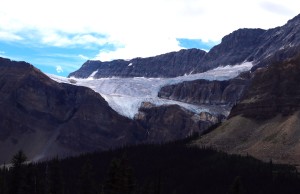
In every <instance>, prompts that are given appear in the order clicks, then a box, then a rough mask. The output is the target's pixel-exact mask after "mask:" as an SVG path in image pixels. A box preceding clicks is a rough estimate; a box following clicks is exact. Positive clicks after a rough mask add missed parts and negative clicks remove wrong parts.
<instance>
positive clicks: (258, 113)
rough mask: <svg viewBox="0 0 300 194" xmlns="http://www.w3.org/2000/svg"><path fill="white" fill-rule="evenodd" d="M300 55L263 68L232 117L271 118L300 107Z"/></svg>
mask: <svg viewBox="0 0 300 194" xmlns="http://www.w3.org/2000/svg"><path fill="white" fill-rule="evenodd" d="M299 73H300V55H298V57H295V58H293V59H287V60H286V61H285V62H282V61H281V60H280V61H278V60H277V59H276V58H274V59H273V62H272V64H271V65H269V66H268V67H263V68H259V69H257V70H256V72H255V73H254V75H253V79H252V80H251V84H250V86H249V88H248V90H247V91H246V92H245V94H244V96H243V98H242V99H241V102H240V103H238V104H237V105H236V106H234V107H233V109H232V111H231V113H230V117H234V116H236V115H243V116H245V117H249V118H254V119H269V118H272V117H274V116H276V115H277V114H283V115H290V114H293V113H294V112H295V111H297V110H299V108H300V87H299V83H300V77H299Z"/></svg>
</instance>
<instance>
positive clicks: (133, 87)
mask: <svg viewBox="0 0 300 194" xmlns="http://www.w3.org/2000/svg"><path fill="white" fill-rule="evenodd" d="M252 67H253V64H252V62H244V63H242V64H239V65H227V66H223V67H218V68H215V69H212V70H209V71H206V72H204V73H197V74H189V75H184V76H179V77H174V78H145V77H133V78H120V77H112V78H99V79H94V78H93V76H94V75H95V74H96V73H95V72H93V73H92V74H91V75H90V76H89V77H88V78H87V79H80V78H75V77H71V78H66V77H60V76H57V75H51V74H48V76H49V77H50V78H51V79H53V80H55V81H57V82H64V83H71V84H74V85H78V86H86V87H89V88H91V89H93V90H94V91H95V92H98V93H99V94H100V95H101V96H102V97H103V98H104V99H105V100H106V101H107V102H108V104H109V105H110V107H111V108H112V109H114V110H115V111H117V112H118V113H119V114H121V115H123V116H126V117H128V118H131V119H133V118H134V116H135V114H136V113H138V109H139V107H140V106H141V104H142V102H150V103H153V104H154V105H157V106H159V105H164V104H177V105H179V106H181V107H183V108H185V109H188V110H190V111H192V112H194V113H200V112H209V113H212V114H223V115H225V116H227V115H228V114H229V111H230V110H229V108H228V107H227V106H220V105H201V106H198V105H192V104H187V103H182V102H178V101H174V100H167V99H161V98H159V97H157V94H158V91H159V90H160V88H161V87H163V86H165V85H171V84H177V83H181V82H184V81H193V80H198V79H205V80H210V81H212V80H219V81H223V80H229V79H232V78H234V77H236V76H238V75H239V74H240V73H242V72H245V71H249V70H250V69H251V68H252Z"/></svg>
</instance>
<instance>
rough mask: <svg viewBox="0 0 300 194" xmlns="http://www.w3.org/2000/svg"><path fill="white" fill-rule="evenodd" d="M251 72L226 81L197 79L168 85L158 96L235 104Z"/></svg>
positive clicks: (186, 101) (193, 102) (197, 102)
mask: <svg viewBox="0 0 300 194" xmlns="http://www.w3.org/2000/svg"><path fill="white" fill-rule="evenodd" d="M249 78H250V74H249V72H247V73H244V74H243V75H241V76H239V77H238V78H235V79H232V80H226V81H208V80H195V81H188V82H182V83H179V84H175V85H167V86H164V87H162V88H161V89H160V91H159V92H158V96H159V97H160V98H166V99H171V100H177V101H181V102H185V103H190V104H197V105H203V104H206V105H229V106H233V105H234V104H236V103H237V102H238V100H239V99H240V97H241V96H242V94H243V92H244V90H245V88H246V86H247V83H248V80H249Z"/></svg>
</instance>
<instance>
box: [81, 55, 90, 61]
mask: <svg viewBox="0 0 300 194" xmlns="http://www.w3.org/2000/svg"><path fill="white" fill-rule="evenodd" d="M78 57H79V58H80V59H83V60H88V59H89V58H88V57H87V56H84V55H81V54H80V55H78Z"/></svg>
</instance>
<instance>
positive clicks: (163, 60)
mask: <svg viewBox="0 0 300 194" xmlns="http://www.w3.org/2000/svg"><path fill="white" fill-rule="evenodd" d="M299 48H300V15H298V16H296V17H295V18H293V19H292V20H290V21H288V22H287V24H285V25H284V26H282V27H277V28H273V29H269V30H263V29H239V30H236V31H234V32H232V33H230V34H229V35H226V36H225V37H224V38H223V39H222V41H221V43H220V44H219V45H216V46H215V47H213V48H212V49H211V50H210V51H209V52H208V53H206V52H205V51H202V50H199V49H188V50H181V51H178V52H171V53H167V54H163V55H158V56H155V57H148V58H135V59H132V60H129V61H125V60H114V61H109V62H101V61H87V62H86V63H84V64H83V66H82V67H81V68H80V69H79V70H77V71H75V72H73V73H71V74H70V75H69V77H72V76H74V77H77V78H87V77H89V76H91V75H93V77H94V78H101V77H112V76H118V77H176V76H181V75H184V74H190V73H200V72H204V71H207V70H209V69H212V68H216V67H219V66H224V65H235V64H240V63H243V62H245V61H253V63H254V64H255V65H256V67H254V68H257V67H261V66H265V65H267V64H269V62H270V59H271V58H274V57H276V58H277V59H278V60H284V59H286V58H289V57H292V56H294V55H295V53H296V52H297V51H298V50H299Z"/></svg>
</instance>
